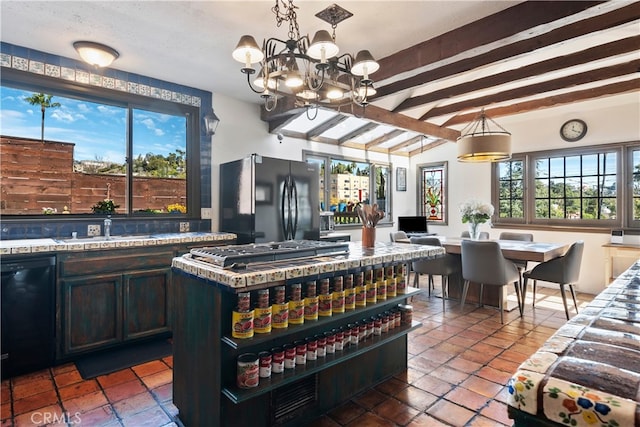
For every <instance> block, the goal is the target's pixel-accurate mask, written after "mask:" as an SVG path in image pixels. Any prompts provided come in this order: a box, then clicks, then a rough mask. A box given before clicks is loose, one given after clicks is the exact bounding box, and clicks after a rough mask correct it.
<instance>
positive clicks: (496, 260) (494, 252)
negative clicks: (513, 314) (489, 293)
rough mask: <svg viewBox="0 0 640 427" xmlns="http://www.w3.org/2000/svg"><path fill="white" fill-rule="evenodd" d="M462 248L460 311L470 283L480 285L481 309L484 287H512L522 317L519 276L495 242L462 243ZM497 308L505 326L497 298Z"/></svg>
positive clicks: (501, 307) (501, 303)
mask: <svg viewBox="0 0 640 427" xmlns="http://www.w3.org/2000/svg"><path fill="white" fill-rule="evenodd" d="M461 248H462V278H463V279H464V287H463V288H462V307H464V302H465V300H466V299H467V291H468V290H469V283H470V282H474V283H478V284H480V305H483V301H482V298H483V293H484V286H485V285H489V286H500V288H502V287H503V286H506V285H508V284H509V283H513V285H514V287H515V289H516V297H517V298H518V310H519V311H520V315H521V316H522V303H521V299H520V285H519V282H520V272H519V271H518V269H517V268H516V266H515V265H514V264H513V263H512V262H511V261H509V260H507V259H506V258H505V257H504V255H502V250H501V249H500V245H499V244H498V242H494V241H481V240H466V239H465V240H463V241H462V242H461ZM498 301H499V308H500V322H501V323H504V309H503V302H502V297H500V298H498Z"/></svg>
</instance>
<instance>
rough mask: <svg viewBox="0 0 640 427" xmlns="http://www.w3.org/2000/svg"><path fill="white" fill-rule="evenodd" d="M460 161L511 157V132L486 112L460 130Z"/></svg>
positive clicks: (481, 160)
mask: <svg viewBox="0 0 640 427" xmlns="http://www.w3.org/2000/svg"><path fill="white" fill-rule="evenodd" d="M457 144H458V161H460V162H499V161H502V160H508V159H510V158H511V133H509V132H507V131H506V130H505V129H504V128H503V127H502V126H500V125H499V124H497V123H496V122H495V121H493V120H492V119H491V118H490V117H487V115H486V114H485V112H484V108H483V109H482V110H481V111H480V114H478V115H477V116H476V118H475V119H473V121H472V122H471V123H469V124H468V125H467V126H466V127H465V128H464V129H462V131H461V132H460V137H459V138H458V140H457Z"/></svg>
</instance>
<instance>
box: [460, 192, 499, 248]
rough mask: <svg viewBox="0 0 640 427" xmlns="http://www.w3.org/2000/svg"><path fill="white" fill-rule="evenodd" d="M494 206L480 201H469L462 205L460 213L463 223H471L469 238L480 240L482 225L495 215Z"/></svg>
mask: <svg viewBox="0 0 640 427" xmlns="http://www.w3.org/2000/svg"><path fill="white" fill-rule="evenodd" d="M493 210H494V209H493V205H492V204H491V203H484V202H481V201H479V200H473V199H472V200H467V201H466V202H464V203H463V204H462V205H460V213H461V214H462V223H463V224H466V223H469V237H470V238H471V239H473V240H478V237H479V235H480V227H479V226H480V224H484V223H485V222H487V221H489V220H490V219H491V215H493Z"/></svg>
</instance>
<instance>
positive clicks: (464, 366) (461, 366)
mask: <svg viewBox="0 0 640 427" xmlns="http://www.w3.org/2000/svg"><path fill="white" fill-rule="evenodd" d="M447 366H449V367H451V368H453V369H456V370H458V371H462V372H466V373H468V374H471V373H473V372H475V371H477V370H478V369H480V368H482V366H483V365H482V363H478V362H473V361H471V360H468V359H465V358H464V357H460V356H458V357H456V358H455V359H451V360H450V361H449V362H447Z"/></svg>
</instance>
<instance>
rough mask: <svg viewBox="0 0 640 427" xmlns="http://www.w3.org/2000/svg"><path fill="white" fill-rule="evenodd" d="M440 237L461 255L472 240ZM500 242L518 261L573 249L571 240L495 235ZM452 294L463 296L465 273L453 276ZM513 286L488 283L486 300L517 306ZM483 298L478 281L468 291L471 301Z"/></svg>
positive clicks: (546, 257) (550, 256) (507, 254)
mask: <svg viewBox="0 0 640 427" xmlns="http://www.w3.org/2000/svg"><path fill="white" fill-rule="evenodd" d="M433 237H437V238H438V240H440V243H441V244H442V246H443V247H444V249H445V251H446V252H447V253H448V254H453V255H461V254H462V241H463V240H468V238H466V237H447V236H433ZM491 240H493V241H495V242H498V244H499V245H500V249H501V250H502V254H503V255H504V257H505V258H507V259H510V260H518V261H531V262H535V263H540V262H546V261H549V260H551V259H554V258H557V257H560V256H562V255H564V254H565V252H566V251H567V250H568V249H569V246H570V243H557V242H526V241H520V240H499V239H495V240H494V239H491ZM397 243H410V239H400V240H398V241H397ZM449 279H450V280H449V289H448V290H449V294H448V297H449V298H452V299H460V298H461V296H462V284H463V280H462V277H458V278H457V280H456V278H455V277H450V278H449ZM508 289H510V290H513V289H512V287H509V286H502V287H497V286H489V287H485V291H484V294H483V304H485V305H490V306H495V307H498V306H499V299H500V298H502V299H503V306H504V307H506V308H507V310H508V311H510V310H513V309H514V308H516V307H517V306H518V305H517V298H516V296H515V294H514V295H513V298H511V297H510V295H509V293H508V292H509V291H508ZM479 300H480V286H478V284H475V283H471V284H470V286H469V291H468V294H467V302H470V303H473V302H476V303H478V302H479Z"/></svg>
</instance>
